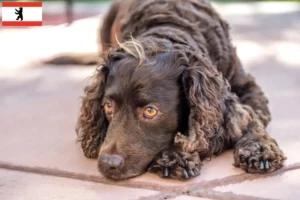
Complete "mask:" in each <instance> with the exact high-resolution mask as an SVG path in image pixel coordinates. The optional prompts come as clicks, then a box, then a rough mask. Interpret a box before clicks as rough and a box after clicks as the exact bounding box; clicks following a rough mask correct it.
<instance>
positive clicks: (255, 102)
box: [230, 53, 271, 126]
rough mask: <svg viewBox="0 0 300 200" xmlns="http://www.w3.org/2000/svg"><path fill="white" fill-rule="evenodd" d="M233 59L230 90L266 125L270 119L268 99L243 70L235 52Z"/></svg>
mask: <svg viewBox="0 0 300 200" xmlns="http://www.w3.org/2000/svg"><path fill="white" fill-rule="evenodd" d="M233 61H234V63H233V68H232V69H233V70H234V72H233V76H232V77H231V78H230V85H231V88H232V92H234V93H236V94H237V96H238V97H239V98H240V101H241V103H243V104H246V105H249V106H251V107H252V108H253V110H254V111H255V112H256V114H257V115H258V116H259V118H260V119H261V121H262V122H263V124H264V126H267V125H268V124H269V122H270V121H271V115H270V111H269V108H268V99H267V98H266V96H265V95H264V92H263V91H262V89H261V88H260V86H259V85H258V84H257V83H256V81H255V79H254V77H253V76H251V75H250V74H247V73H246V72H245V71H244V69H243V67H242V64H241V62H240V60H239V58H238V56H237V55H236V53H234V56H233Z"/></svg>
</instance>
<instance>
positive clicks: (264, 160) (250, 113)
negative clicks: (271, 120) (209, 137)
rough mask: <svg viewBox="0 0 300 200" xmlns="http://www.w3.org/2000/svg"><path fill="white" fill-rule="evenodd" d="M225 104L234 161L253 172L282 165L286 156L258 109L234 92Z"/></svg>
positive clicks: (269, 169)
mask: <svg viewBox="0 0 300 200" xmlns="http://www.w3.org/2000/svg"><path fill="white" fill-rule="evenodd" d="M225 104H226V110H225V113H224V122H225V123H224V129H225V132H226V135H227V136H228V137H229V140H230V142H231V143H232V144H233V145H234V162H235V163H234V165H235V166H236V167H240V168H242V169H244V170H245V171H246V172H249V173H265V172H272V171H274V170H276V169H279V168H281V167H282V166H283V162H284V160H285V159H286V157H285V156H284V154H283V152H282V151H281V150H280V148H279V146H278V144H277V142H276V141H275V139H273V138H272V137H271V136H269V135H268V133H267V132H266V130H265V126H264V125H263V122H262V121H261V119H260V117H259V116H258V115H257V114H256V112H255V111H254V110H253V109H252V108H251V107H250V106H248V105H244V104H241V103H240V102H239V101H238V99H237V98H236V97H234V96H233V95H232V96H231V97H230V99H229V100H227V101H226V103H225Z"/></svg>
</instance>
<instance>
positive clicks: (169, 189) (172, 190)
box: [0, 162, 300, 199]
mask: <svg viewBox="0 0 300 200" xmlns="http://www.w3.org/2000/svg"><path fill="white" fill-rule="evenodd" d="M0 169H8V170H15V171H22V172H29V173H34V174H41V175H49V176H54V177H63V178H70V179H76V180H81V181H91V182H96V183H103V184H109V185H116V186H123V187H129V188H140V189H150V190H156V191H160V193H159V194H158V195H154V196H157V197H159V196H161V197H162V196H164V198H170V197H175V196H179V195H190V196H193V195H192V194H193V192H195V190H197V189H200V188H201V189H206V190H210V191H213V190H212V189H213V188H215V187H219V186H225V185H228V184H235V183H241V182H244V181H247V180H255V179H260V178H267V177H272V176H277V175H280V174H282V173H285V172H287V171H292V170H297V169H300V162H298V163H294V164H290V165H288V166H285V167H283V168H281V169H279V170H277V171H275V172H272V173H270V174H264V175H261V174H259V175H258V174H246V173H245V174H239V175H232V176H227V177H225V178H221V179H214V180H210V181H202V182H200V183H191V184H186V185H184V186H162V185H158V184H152V183H147V184H145V183H144V182H141V181H137V182H133V181H131V180H130V179H129V180H125V181H112V180H109V179H107V178H105V177H101V176H97V175H86V174H82V173H76V172H68V171H63V170H58V169H49V168H44V167H28V166H22V165H15V164H12V163H5V162H0ZM213 192H216V191H213ZM190 193H191V194H190ZM154 196H153V197H154ZM145 198H146V197H144V199H145ZM151 198H152V197H151V196H150V197H148V199H151ZM164 198H162V199H164ZM152 199H154V198H152Z"/></svg>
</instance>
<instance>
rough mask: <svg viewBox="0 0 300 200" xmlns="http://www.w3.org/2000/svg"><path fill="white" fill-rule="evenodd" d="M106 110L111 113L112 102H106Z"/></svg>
mask: <svg viewBox="0 0 300 200" xmlns="http://www.w3.org/2000/svg"><path fill="white" fill-rule="evenodd" d="M104 110H105V112H106V113H107V114H109V115H111V114H112V112H113V108H112V105H111V103H109V102H106V103H105V104H104Z"/></svg>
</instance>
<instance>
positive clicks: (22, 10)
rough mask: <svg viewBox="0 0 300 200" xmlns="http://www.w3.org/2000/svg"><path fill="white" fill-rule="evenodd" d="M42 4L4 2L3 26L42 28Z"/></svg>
mask: <svg viewBox="0 0 300 200" xmlns="http://www.w3.org/2000/svg"><path fill="white" fill-rule="evenodd" d="M42 6H43V4H42V2H2V26H42V25H43V9H42Z"/></svg>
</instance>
